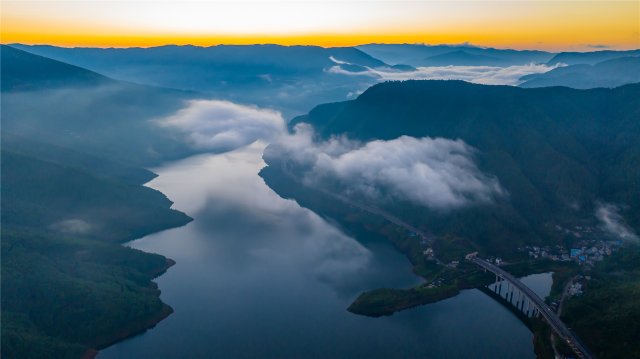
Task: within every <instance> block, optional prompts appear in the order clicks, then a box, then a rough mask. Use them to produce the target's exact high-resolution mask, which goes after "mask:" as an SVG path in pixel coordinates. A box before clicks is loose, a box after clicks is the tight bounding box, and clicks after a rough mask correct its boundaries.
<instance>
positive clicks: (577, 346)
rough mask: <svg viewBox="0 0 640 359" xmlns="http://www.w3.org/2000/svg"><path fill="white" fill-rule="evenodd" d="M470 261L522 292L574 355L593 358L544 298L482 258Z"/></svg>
mask: <svg viewBox="0 0 640 359" xmlns="http://www.w3.org/2000/svg"><path fill="white" fill-rule="evenodd" d="M470 261H472V262H473V263H475V264H477V265H478V266H480V267H482V268H484V269H486V270H488V271H490V272H492V273H494V274H496V275H497V276H499V277H501V278H503V279H504V280H506V281H508V282H509V283H511V285H513V286H514V287H515V288H517V289H518V290H519V291H520V292H521V293H522V294H524V296H525V297H526V298H527V299H528V300H529V302H530V303H532V304H533V305H534V307H535V308H536V310H537V311H538V312H539V313H540V315H542V316H543V317H544V318H545V320H546V321H547V323H549V325H550V326H551V329H553V331H554V332H555V333H556V334H557V335H558V336H559V337H560V338H562V339H563V340H564V341H565V342H566V343H567V344H568V345H569V347H571V349H572V350H573V351H574V352H575V353H576V355H578V357H580V358H587V359H591V358H593V355H592V354H591V353H590V352H589V351H588V349H587V348H586V347H585V346H584V345H583V344H582V343H581V342H580V340H579V339H578V337H577V336H576V335H575V334H574V333H573V332H572V331H571V330H569V328H567V326H566V325H565V324H564V323H563V322H562V321H561V320H560V318H559V317H558V316H557V315H556V313H555V312H554V311H553V310H552V309H551V308H550V307H549V306H548V305H547V304H546V303H545V302H544V300H542V298H540V297H539V296H538V295H537V294H536V293H534V292H533V291H532V290H531V289H530V288H529V287H527V286H526V285H525V284H524V283H522V282H521V281H520V280H518V279H517V278H515V277H514V276H512V275H511V274H509V272H507V271H505V270H503V269H502V268H500V267H498V266H496V265H493V264H491V263H489V262H487V261H485V260H483V259H480V258H477V257H473V258H470Z"/></svg>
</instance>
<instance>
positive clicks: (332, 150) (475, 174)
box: [265, 124, 505, 210]
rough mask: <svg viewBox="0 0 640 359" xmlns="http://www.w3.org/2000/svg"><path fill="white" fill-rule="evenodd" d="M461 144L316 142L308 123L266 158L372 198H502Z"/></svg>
mask: <svg viewBox="0 0 640 359" xmlns="http://www.w3.org/2000/svg"><path fill="white" fill-rule="evenodd" d="M474 154H475V150H474V149H473V148H472V147H470V146H469V145H467V144H466V143H465V142H463V141H462V140H455V141H454V140H449V139H444V138H429V137H424V138H414V137H409V136H402V137H399V138H396V139H393V140H389V141H382V140H375V141H371V142H367V143H360V142H357V141H352V140H350V139H348V138H346V137H344V136H343V137H334V138H331V139H329V140H327V141H315V140H314V133H313V130H312V129H311V127H310V126H309V125H306V124H299V125H297V126H296V128H295V133H294V134H293V135H290V136H286V137H284V138H281V139H280V140H279V141H278V142H277V143H275V144H273V145H272V146H270V147H269V149H268V151H267V152H266V153H265V156H267V157H269V156H278V157H280V158H286V159H288V160H289V161H292V162H293V164H294V165H295V166H296V167H297V168H298V169H301V170H302V172H303V173H304V175H303V181H305V182H306V183H307V184H310V185H319V184H320V183H322V184H330V185H332V186H337V187H338V188H340V189H342V190H343V191H344V193H345V194H347V195H349V196H354V197H357V198H362V197H365V198H367V199H371V200H396V199H398V200H405V201H409V202H413V203H415V204H418V205H421V206H425V207H428V208H431V209H435V210H449V209H455V208H460V207H464V206H468V205H472V204H478V203H489V202H491V201H492V200H494V199H495V198H497V197H501V196H504V195H505V192H504V191H503V189H502V188H501V187H500V184H499V183H498V180H497V179H496V178H494V177H492V176H489V175H487V174H484V173H482V172H481V171H480V170H479V169H478V167H477V166H476V164H475V162H474Z"/></svg>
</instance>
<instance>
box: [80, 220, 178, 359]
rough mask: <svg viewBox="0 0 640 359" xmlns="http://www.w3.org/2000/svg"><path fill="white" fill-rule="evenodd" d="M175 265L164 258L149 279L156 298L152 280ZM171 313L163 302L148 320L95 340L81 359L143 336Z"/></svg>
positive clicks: (154, 283)
mask: <svg viewBox="0 0 640 359" xmlns="http://www.w3.org/2000/svg"><path fill="white" fill-rule="evenodd" d="M154 233H157V232H154ZM151 234H153V233H151ZM175 264H176V261H174V260H173V259H171V258H166V257H165V265H164V266H162V267H159V268H157V269H156V270H154V271H153V272H152V275H153V277H152V278H151V280H152V281H151V288H154V289H156V290H158V297H160V290H159V289H158V284H157V283H156V282H153V279H156V278H158V277H159V276H161V275H163V274H164V273H166V272H167V270H168V269H169V268H171V267H172V266H174V265H175ZM172 313H173V308H172V307H171V306H170V305H168V304H166V303H164V302H163V307H162V309H161V310H160V311H159V312H157V313H155V315H153V316H150V317H148V318H144V319H138V320H134V321H131V322H129V324H128V325H127V326H125V327H123V328H121V329H120V330H118V331H117V332H115V333H113V334H112V335H109V336H105V337H103V338H98V339H96V342H97V343H98V344H96V345H93V347H92V348H89V349H87V351H85V353H84V354H83V355H82V357H81V359H94V358H96V357H97V356H98V354H99V353H100V351H101V350H103V349H106V348H108V347H110V346H112V345H114V344H116V343H119V342H121V341H124V340H126V339H129V338H133V337H135V336H137V335H140V334H143V333H144V332H146V331H147V330H149V329H152V328H153V327H155V326H156V325H157V324H158V323H160V322H161V321H163V320H164V319H165V318H167V317H168V316H170V315H171V314H172Z"/></svg>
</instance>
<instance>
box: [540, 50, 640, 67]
mask: <svg viewBox="0 0 640 359" xmlns="http://www.w3.org/2000/svg"><path fill="white" fill-rule="evenodd" d="M629 56H640V49H638V50H628V51H613V50H603V51H592V52H561V53H559V54H557V55H556V56H554V57H553V58H552V59H551V60H549V61H548V62H547V64H549V65H556V64H565V65H579V64H585V65H595V64H597V63H598V62H603V61H607V60H613V59H617V58H621V57H629Z"/></svg>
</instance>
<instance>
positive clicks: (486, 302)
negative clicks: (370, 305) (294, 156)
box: [100, 143, 534, 358]
mask: <svg viewBox="0 0 640 359" xmlns="http://www.w3.org/2000/svg"><path fill="white" fill-rule="evenodd" d="M263 148H264V144H261V143H254V144H253V145H251V146H248V147H245V148H242V149H239V150H236V151H234V152H230V153H226V154H221V155H202V156H196V157H193V158H189V159H186V160H183V161H179V162H177V163H173V164H170V165H167V166H165V167H162V168H159V169H156V172H157V173H158V174H159V175H160V176H159V177H158V178H156V179H155V180H154V181H152V182H151V183H150V184H149V185H150V186H151V187H153V188H156V189H158V190H160V191H162V192H163V193H165V194H166V195H167V196H168V197H169V198H171V199H172V200H173V201H174V202H175V205H174V206H175V207H176V208H178V209H180V210H183V211H185V212H187V213H188V214H189V215H191V216H192V217H194V219H195V220H194V221H193V222H192V223H190V224H189V225H187V226H185V227H182V228H177V229H172V230H168V231H164V232H161V233H157V234H153V235H150V236H147V237H145V238H142V239H140V240H137V241H135V242H132V244H131V245H132V246H133V247H135V248H139V249H141V250H144V251H148V252H155V253H160V254H163V255H166V256H168V257H170V258H173V259H175V260H176V261H177V264H176V266H174V267H173V268H171V269H170V270H169V271H168V272H167V273H166V274H165V275H163V276H161V277H160V278H158V284H159V286H160V288H161V289H162V291H163V293H162V299H163V300H164V301H165V302H166V303H168V304H170V305H171V306H173V308H174V309H175V313H174V314H173V315H171V316H170V317H169V318H167V319H166V320H164V321H162V322H161V323H160V324H159V325H158V326H156V327H155V328H154V329H153V330H150V331H148V332H146V333H145V334H143V335H141V336H138V337H135V338H132V339H130V340H127V341H124V342H122V343H119V344H117V345H114V346H112V347H110V348H108V349H106V350H104V351H103V352H101V354H100V358H213V357H221V358H337V357H345V358H359V357H368V358H386V357H397V356H403V357H430V358H460V357H490V358H532V357H533V356H534V355H533V349H532V344H531V333H530V332H529V331H528V330H527V329H526V328H525V327H524V326H523V325H522V324H521V323H520V322H519V321H518V319H516V318H515V317H514V316H512V315H511V314H510V313H509V312H508V311H507V310H506V309H505V308H503V307H501V306H500V305H499V304H497V303H495V302H494V301H493V300H491V299H490V298H488V297H486V296H485V295H484V294H482V293H481V292H479V291H475V290H472V291H465V292H463V293H462V294H461V295H459V296H457V297H455V298H452V299H450V300H446V301H443V302H440V303H436V304H434V305H429V306H424V307H420V308H416V309H414V310H408V311H404V312H402V313H397V314H395V315H393V316H391V317H385V318H376V319H374V318H367V317H362V316H357V315H353V314H351V313H349V312H347V311H346V310H345V308H346V307H347V306H348V305H349V303H350V302H351V301H353V299H355V297H356V296H357V295H358V294H359V293H360V292H362V291H363V290H367V289H371V288H377V287H385V286H393V287H406V286H410V285H413V284H415V283H417V282H418V279H417V278H416V277H415V276H413V275H412V274H411V268H410V265H409V263H408V261H407V260H406V259H405V258H404V257H403V256H402V255H400V254H399V253H398V252H397V251H395V250H394V249H393V248H392V247H391V246H390V245H388V244H387V243H373V244H372V245H370V246H368V247H367V248H365V247H363V246H362V245H360V244H359V243H358V242H357V241H355V240H354V239H353V238H350V237H349V236H346V235H345V234H343V233H342V232H341V231H340V230H339V229H337V228H335V227H334V226H332V225H330V224H328V223H327V222H326V221H324V220H323V219H322V218H320V217H318V216H317V215H316V214H314V213H313V212H311V211H309V210H306V209H304V208H301V207H300V206H298V204H297V203H296V202H294V201H291V200H284V199H282V198H280V197H279V196H278V195H277V194H275V193H274V192H273V191H271V190H270V189H269V188H268V187H267V186H266V185H265V183H264V182H263V181H262V179H261V178H260V177H259V176H258V175H257V173H258V171H259V170H260V168H261V167H262V166H263V165H264V164H263V163H262V160H261V153H262V149H263Z"/></svg>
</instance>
